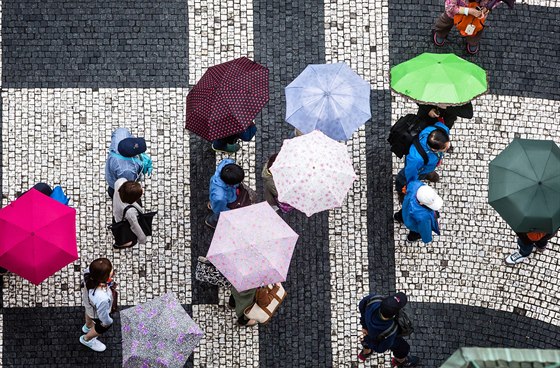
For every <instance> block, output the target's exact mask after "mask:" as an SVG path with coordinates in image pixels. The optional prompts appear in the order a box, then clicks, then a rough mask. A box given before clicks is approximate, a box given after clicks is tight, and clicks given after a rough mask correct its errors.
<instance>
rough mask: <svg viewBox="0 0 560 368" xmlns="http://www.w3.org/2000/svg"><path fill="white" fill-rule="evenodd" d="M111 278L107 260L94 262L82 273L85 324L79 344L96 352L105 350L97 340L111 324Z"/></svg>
mask: <svg viewBox="0 0 560 368" xmlns="http://www.w3.org/2000/svg"><path fill="white" fill-rule="evenodd" d="M113 276H114V270H113V265H112V264H111V261H109V260H108V259H107V258H98V259H96V260H94V261H93V262H91V264H90V265H89V267H88V268H86V269H85V271H84V280H83V282H82V302H83V304H84V307H85V309H86V313H85V319H86V323H85V324H84V325H83V326H82V332H83V333H84V334H85V335H82V336H80V343H82V344H83V345H85V346H87V347H88V348H90V349H91V350H93V351H97V352H102V351H105V349H107V346H105V344H103V343H102V342H101V341H99V340H98V339H97V338H98V337H99V336H100V335H102V334H103V333H105V332H107V330H109V328H110V327H111V325H112V324H113V318H111V309H112V306H113V292H112V291H111V286H112V283H113V280H112V277H113Z"/></svg>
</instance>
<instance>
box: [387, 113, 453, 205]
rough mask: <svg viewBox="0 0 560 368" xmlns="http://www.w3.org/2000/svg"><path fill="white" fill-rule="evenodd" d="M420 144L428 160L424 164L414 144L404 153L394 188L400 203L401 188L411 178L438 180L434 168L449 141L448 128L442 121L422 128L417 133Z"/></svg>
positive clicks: (441, 157) (449, 145)
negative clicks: (402, 167)
mask: <svg viewBox="0 0 560 368" xmlns="http://www.w3.org/2000/svg"><path fill="white" fill-rule="evenodd" d="M418 138H419V140H420V146H421V147H422V148H423V150H424V152H425V153H426V155H427V157H428V162H427V163H426V164H424V158H423V157H422V154H421V153H420V152H418V150H417V149H416V146H415V145H414V144H413V145H411V146H410V150H409V152H408V155H406V160H405V165H404V169H402V170H401V171H399V173H398V174H397V178H396V180H395V190H396V191H397V194H398V195H399V201H400V202H401V203H402V200H403V198H404V195H403V188H404V187H405V186H406V185H407V183H410V182H411V181H413V180H424V179H426V180H429V181H431V182H433V183H437V182H438V181H439V175H438V174H437V173H436V172H435V169H436V167H437V166H439V164H440V163H441V160H442V159H443V155H444V153H445V152H447V150H448V149H449V147H451V142H450V140H449V128H448V127H447V126H446V125H445V124H444V123H442V122H440V121H438V122H437V123H435V124H434V125H430V126H429V127H426V128H424V129H423V130H422V131H421V132H420V134H419V135H418Z"/></svg>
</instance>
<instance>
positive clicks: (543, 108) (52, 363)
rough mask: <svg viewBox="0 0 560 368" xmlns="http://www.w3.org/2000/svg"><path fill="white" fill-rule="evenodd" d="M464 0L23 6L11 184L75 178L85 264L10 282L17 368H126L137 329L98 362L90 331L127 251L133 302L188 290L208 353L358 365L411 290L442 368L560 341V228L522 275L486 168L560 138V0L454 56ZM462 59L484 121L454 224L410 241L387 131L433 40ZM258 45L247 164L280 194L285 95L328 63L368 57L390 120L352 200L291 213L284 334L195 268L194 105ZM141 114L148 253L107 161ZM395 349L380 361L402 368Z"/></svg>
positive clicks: (11, 92)
mask: <svg viewBox="0 0 560 368" xmlns="http://www.w3.org/2000/svg"><path fill="white" fill-rule="evenodd" d="M442 10H443V0H441V1H440V0H429V1H427V2H426V1H425V2H422V3H418V2H403V1H397V0H384V1H362V0H359V1H348V0H324V1H319V0H316V1H304V0H291V1H284V2H282V1H277V2H273V1H267V0H256V1H246V0H227V1H226V0H224V1H217V0H187V1H176V0H171V1H165V2H157V1H156V2H147V1H111V0H103V1H94V2H79V1H75V0H68V1H62V2H60V1H53V0H47V1H37V0H24V1H13V0H11V1H6V0H4V1H2V3H1V14H2V17H1V31H2V32H1V40H0V41H1V52H2V63H1V68H0V71H1V76H2V77H1V81H2V85H1V95H0V115H1V125H0V139H1V145H0V154H1V157H2V158H1V160H2V164H1V165H0V188H1V193H2V205H6V204H7V203H9V201H11V200H13V199H14V198H15V197H16V194H17V193H18V192H20V191H22V190H25V189H27V188H28V187H30V186H32V185H33V184H34V183H35V182H37V181H47V182H50V183H52V184H61V185H62V186H63V187H64V188H65V189H66V190H67V192H68V195H69V196H70V197H71V199H72V202H71V204H72V206H73V207H75V208H76V209H77V211H78V216H77V226H78V229H79V233H78V244H79V253H80V259H79V260H77V261H76V262H74V263H73V264H71V265H69V266H68V267H65V268H64V269H63V270H61V271H60V272H58V273H56V274H55V275H54V276H52V277H50V278H49V279H48V280H46V281H45V282H44V283H43V284H41V285H40V286H37V287H35V286H33V285H31V284H29V283H28V282H27V281H23V280H21V279H20V278H19V277H16V276H14V275H8V276H5V277H3V278H2V280H1V281H2V288H0V303H1V304H0V312H1V313H0V355H1V362H2V363H1V364H2V366H4V367H94V366H96V367H118V366H120V365H121V363H122V351H121V348H120V340H121V335H120V324H119V319H118V318H117V319H116V321H117V322H116V324H115V326H114V327H113V329H112V330H111V331H110V332H108V333H107V334H106V336H104V337H103V341H104V342H105V343H107V344H108V350H107V351H106V352H105V353H103V354H96V353H94V352H92V351H90V350H89V349H87V348H85V347H83V346H82V345H81V344H80V343H79V341H78V337H79V336H80V327H81V325H82V324H83V308H82V307H81V298H80V294H79V281H80V274H81V270H82V269H83V267H85V266H86V265H87V264H88V263H89V262H90V261H91V260H93V259H94V258H97V257H100V256H107V257H109V258H111V259H112V260H113V261H114V264H115V268H116V270H117V275H118V276H117V281H118V282H119V284H120V285H121V286H120V288H121V299H122V300H121V304H122V305H129V306H132V305H136V304H138V303H141V302H144V301H146V300H149V299H151V298H153V297H155V296H158V295H161V294H163V293H165V292H167V291H173V292H175V293H176V294H177V296H178V297H179V300H180V301H181V303H182V304H183V305H184V306H185V308H186V310H187V311H188V312H189V314H190V315H191V316H192V317H193V319H194V320H195V321H196V322H197V323H198V324H199V325H200V326H201V328H202V329H203V330H204V331H205V337H204V339H203V340H202V341H201V344H200V346H199V347H198V348H197V350H196V351H195V352H194V354H193V356H192V357H191V358H190V360H189V362H188V363H187V366H188V367H267V368H268V367H281V368H284V367H321V368H322V367H355V366H358V364H359V363H358V359H357V353H358V350H359V345H358V340H359V330H360V329H359V323H358V310H357V303H358V301H359V300H360V298H361V297H362V296H363V295H365V294H367V293H369V292H370V291H378V292H382V293H387V292H394V291H396V290H400V291H405V292H406V293H407V294H409V295H410V300H411V303H410V307H409V309H410V311H411V314H412V316H413V319H414V321H415V324H416V327H417V328H416V332H415V333H414V334H413V335H412V336H411V338H410V342H411V346H412V352H413V353H415V354H417V355H419V356H420V358H421V359H422V366H423V367H437V366H439V364H441V363H442V362H443V361H444V360H445V359H446V358H447V357H448V356H449V355H450V354H451V353H452V352H453V351H454V350H455V349H457V348H458V347H461V346H496V347H538V348H560V300H559V297H558V296H559V295H560V286H559V284H558V277H559V274H560V247H559V244H558V239H557V238H555V239H553V240H552V241H551V244H550V246H549V249H548V250H547V251H546V252H545V253H543V254H538V255H534V256H533V257H532V258H531V259H530V261H529V262H526V263H523V264H521V265H518V266H517V267H506V266H505V265H504V264H503V258H504V257H505V256H506V255H507V254H509V253H510V252H511V251H513V250H514V249H515V238H514V234H513V233H512V232H511V230H509V229H508V228H507V226H506V224H505V223H504V222H503V220H501V219H500V218H499V216H498V215H497V214H496V213H495V212H494V211H493V210H492V209H491V208H490V207H489V206H488V204H487V203H486V190H487V164H488V162H489V161H490V160H491V159H492V158H493V157H495V155H496V154H497V153H498V152H499V151H500V150H501V149H503V148H504V147H505V146H506V145H507V144H508V143H509V142H510V141H511V139H513V138H514V137H522V138H535V139H553V140H555V141H556V142H557V143H560V128H559V125H558V124H557V116H558V114H559V113H560V95H559V91H560V74H559V71H558V70H560V69H559V68H557V67H556V64H557V61H558V59H559V57H560V44H559V43H560V41H559V39H558V37H557V35H558V33H560V29H559V27H560V26H559V24H560V2H559V1H557V0H553V1H550V0H531V1H519V4H517V5H516V8H515V9H513V10H510V9H507V7H505V6H504V5H502V6H500V7H499V8H498V9H497V10H496V11H494V12H493V13H492V14H491V18H490V19H489V21H488V23H489V24H488V27H487V29H486V31H485V35H484V38H483V40H482V44H481V47H482V49H481V52H480V54H479V55H478V56H475V57H471V56H467V55H465V51H464V45H463V43H462V40H460V39H459V38H458V37H457V35H456V34H454V33H452V34H451V36H450V42H449V43H448V44H447V45H446V46H445V47H444V48H442V49H436V48H435V46H433V44H432V43H431V41H430V27H431V24H432V22H433V21H434V19H435V17H436V16H437V15H438V14H439V13H440V12H441V11H442ZM426 51H429V52H455V53H457V54H458V55H460V56H463V57H466V58H468V59H469V60H471V61H473V62H476V63H478V64H479V65H481V66H482V67H484V68H485V69H486V70H488V75H489V83H490V91H489V94H488V95H485V96H483V97H481V98H479V99H477V100H476V101H475V102H474V105H475V118H474V119H473V120H470V121H462V120H459V121H458V122H457V123H456V125H455V127H454V128H453V130H454V131H453V140H454V146H455V152H454V153H453V154H451V155H450V157H449V158H448V159H446V161H445V163H444V165H443V167H442V169H441V170H440V174H441V176H442V179H441V181H440V183H438V184H437V185H436V189H437V190H438V191H439V192H440V193H442V194H443V198H444V200H445V208H444V211H442V219H441V224H442V235H441V236H440V237H438V238H436V241H434V242H433V243H432V244H430V245H421V244H418V243H409V242H407V241H406V240H405V239H406V232H405V230H404V229H402V228H401V227H400V226H398V224H394V223H393V220H392V218H391V216H392V213H393V212H394V210H395V209H396V206H397V204H396V198H394V197H393V190H392V182H393V176H394V175H395V174H396V172H397V171H398V169H399V168H400V167H402V162H401V161H399V160H398V159H396V158H395V157H394V156H392V155H391V153H390V151H389V147H388V145H387V143H386V138H387V134H388V129H389V127H390V126H391V124H392V123H394V121H395V120H396V119H397V117H398V116H400V115H402V114H404V113H408V112H413V111H414V107H415V105H413V104H412V103H410V102H407V101H405V100H404V99H402V98H400V97H397V96H394V95H393V94H391V92H390V90H389V85H388V72H389V68H390V66H392V65H395V64H397V63H399V62H401V61H404V60H406V59H408V58H410V57H413V56H415V55H417V54H420V53H422V52H426ZM240 56H248V57H250V58H253V59H254V60H256V61H257V62H259V63H262V64H264V65H266V66H267V67H268V68H269V70H270V101H269V103H268V104H267V105H266V106H265V108H264V109H263V111H262V113H261V114H259V116H257V119H256V120H257V124H258V126H259V131H258V133H257V136H256V139H255V141H254V142H251V143H249V144H244V145H243V147H242V149H241V150H240V151H239V152H238V153H237V154H236V155H235V156H234V157H235V158H236V160H238V161H239V162H240V164H241V165H242V166H243V167H244V168H245V169H246V170H247V172H248V175H247V176H248V182H249V183H250V184H251V185H252V186H253V187H256V188H257V192H259V193H260V192H261V191H262V181H261V179H260V172H261V170H262V165H263V164H264V163H265V161H266V160H267V158H268V157H269V156H270V155H271V154H273V153H275V152H277V151H278V150H279V149H280V147H281V145H282V141H283V140H284V139H286V138H288V136H289V134H290V131H291V128H290V126H289V125H288V124H286V123H284V113H285V100H284V93H283V89H284V87H285V86H286V85H287V84H288V83H289V82H290V81H291V80H292V79H293V78H295V77H296V76H297V75H298V74H299V73H300V72H301V71H302V70H303V69H304V68H305V66H306V65H307V64H310V63H325V62H337V61H345V62H347V63H348V64H349V65H350V66H351V67H352V68H353V69H354V70H355V71H356V72H357V73H358V74H360V75H361V76H362V77H363V78H364V79H366V80H367V81H369V82H370V83H371V85H372V92H371V106H372V116H373V117H372V119H371V121H369V122H368V123H367V124H366V125H365V126H364V127H362V128H361V129H360V130H359V131H358V132H356V134H355V135H354V137H353V138H352V139H351V140H349V141H348V142H347V145H348V149H349V152H350V153H351V155H352V157H353V160H354V167H355V170H356V173H357V174H358V179H357V181H356V182H355V184H354V187H353V188H352V189H351V191H350V193H349V196H348V199H347V201H346V203H345V204H344V205H343V206H342V208H338V209H335V210H332V211H329V212H324V213H320V214H317V215H314V216H312V217H311V218H307V217H305V216H304V215H301V214H293V213H292V214H288V215H287V216H285V220H286V221H287V222H288V223H289V224H290V225H291V226H292V227H293V228H294V230H295V231H296V232H298V233H299V234H300V239H299V241H298V245H297V247H296V250H295V252H294V258H293V260H292V264H291V267H290V272H289V274H288V280H287V281H286V283H285V284H284V285H285V287H286V289H287V291H288V293H289V296H288V299H287V300H286V302H285V303H284V304H283V306H282V308H281V309H280V311H279V313H278V315H276V316H275V318H274V320H273V321H272V322H271V323H270V324H269V325H267V326H261V327H258V328H254V329H239V328H238V327H236V326H235V321H234V317H233V314H232V313H231V312H230V311H229V310H228V309H227V308H226V306H225V303H226V302H227V297H228V294H227V292H225V291H224V290H220V289H218V288H212V287H208V286H207V285H204V284H201V283H199V282H197V281H196V280H194V278H193V273H194V267H195V261H196V258H197V257H198V256H199V255H204V254H205V253H206V251H207V249H208V246H209V244H210V241H211V237H212V234H211V232H210V231H209V230H208V229H207V227H206V226H205V225H204V216H205V215H206V214H207V210H206V208H205V206H206V201H207V198H208V180H209V178H210V176H211V175H212V174H213V172H214V168H215V164H216V162H217V161H219V160H220V159H221V158H222V156H221V155H218V156H217V155H216V154H215V152H214V151H212V150H211V148H210V146H209V144H208V143H207V142H205V141H203V140H201V139H200V138H198V137H196V136H193V135H190V134H189V133H188V132H186V131H185V130H184V129H183V125H184V117H185V98H186V95H187V93H188V90H189V86H192V85H193V84H195V83H196V81H197V80H198V79H199V78H200V77H201V76H202V74H203V73H204V71H205V70H206V69H207V68H208V67H209V66H211V65H214V64H217V63H220V62H224V61H227V60H230V59H233V58H235V57H240ZM120 126H124V127H127V128H129V129H131V130H132V132H133V133H134V134H137V135H139V136H144V137H146V140H147V142H148V150H149V153H150V155H151V156H152V158H153V159H154V167H155V171H154V175H153V176H152V177H151V178H149V179H147V180H146V182H145V186H146V198H145V206H146V208H149V209H154V210H158V211H159V213H158V218H157V223H156V231H155V235H154V237H153V238H152V239H151V241H149V242H148V244H146V246H145V247H141V248H134V249H132V250H127V251H114V250H113V248H112V247H111V244H112V242H111V239H110V238H109V235H108V233H107V231H106V229H105V226H106V225H107V223H108V222H109V221H110V212H111V205H110V202H109V201H108V198H107V197H106V194H105V182H104V174H103V173H104V162H105V155H106V150H107V147H108V145H109V141H110V135H111V132H112V130H113V129H115V128H116V127H120ZM559 200H560V199H559ZM388 357H389V355H388V354H382V355H380V356H374V357H372V358H371V359H370V360H369V361H368V362H366V363H365V364H363V363H360V365H361V366H367V367H386V366H388V361H389V359H388Z"/></svg>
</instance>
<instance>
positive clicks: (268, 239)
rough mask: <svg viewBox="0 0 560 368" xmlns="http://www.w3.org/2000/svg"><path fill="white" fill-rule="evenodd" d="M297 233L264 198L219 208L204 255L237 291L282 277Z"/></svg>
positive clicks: (290, 257)
mask: <svg viewBox="0 0 560 368" xmlns="http://www.w3.org/2000/svg"><path fill="white" fill-rule="evenodd" d="M297 239H298V234H296V233H295V232H294V231H293V230H292V228H291V227H290V226H289V225H288V224H287V223H286V222H284V220H282V218H281V217H280V216H278V214H277V213H276V211H274V210H273V209H272V207H270V205H269V204H268V203H267V202H262V203H258V204H254V205H251V206H247V207H243V208H239V209H236V210H231V211H226V212H222V213H221V214H220V219H219V221H218V226H217V227H216V231H215V232H214V237H213V238H212V243H211V244H210V249H209V250H208V255H207V258H208V259H209V260H210V262H212V263H213V264H214V265H215V266H216V267H217V268H218V270H220V272H222V273H223V275H224V276H225V277H226V278H227V279H228V280H229V281H230V282H231V283H232V285H233V286H234V287H235V288H236V289H237V291H244V290H248V289H252V288H255V287H259V286H262V285H268V284H273V283H276V282H283V281H286V275H287V274H288V269H289V267H290V261H291V259H292V254H293V252H294V247H295V245H296V243H297Z"/></svg>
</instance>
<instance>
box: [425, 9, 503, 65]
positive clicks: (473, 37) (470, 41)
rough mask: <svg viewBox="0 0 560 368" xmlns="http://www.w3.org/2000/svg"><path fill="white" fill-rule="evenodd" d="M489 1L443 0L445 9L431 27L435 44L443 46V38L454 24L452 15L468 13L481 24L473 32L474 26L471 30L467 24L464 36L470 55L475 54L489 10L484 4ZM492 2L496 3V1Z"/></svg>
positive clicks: (467, 14)
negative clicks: (479, 27)
mask: <svg viewBox="0 0 560 368" xmlns="http://www.w3.org/2000/svg"><path fill="white" fill-rule="evenodd" d="M491 1H492V0H481V1H469V0H445V11H444V12H443V13H442V14H441V15H440V16H439V17H438V19H437V20H436V22H435V23H434V25H433V27H432V35H433V40H434V43H435V45H436V46H443V45H444V44H445V39H446V38H447V35H448V34H449V32H450V31H451V28H453V25H454V24H455V22H454V17H455V16H456V15H465V16H469V15H470V16H473V17H475V18H476V19H478V20H479V21H478V23H479V24H480V25H481V29H480V30H478V31H477V32H475V31H474V28H473V29H472V30H471V29H470V28H469V27H468V26H467V30H466V32H467V35H466V36H464V37H465V40H466V41H467V52H468V53H469V54H471V55H475V54H477V53H478V51H479V50H480V45H479V44H480V39H481V38H482V34H483V32H484V28H483V23H484V20H485V18H486V16H487V15H488V13H489V11H490V10H489V9H488V8H487V7H486V6H487V5H488V4H489V3H490V2H491ZM494 3H495V4H497V2H494ZM494 7H495V5H494ZM472 27H474V26H472ZM469 33H470V35H469Z"/></svg>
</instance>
